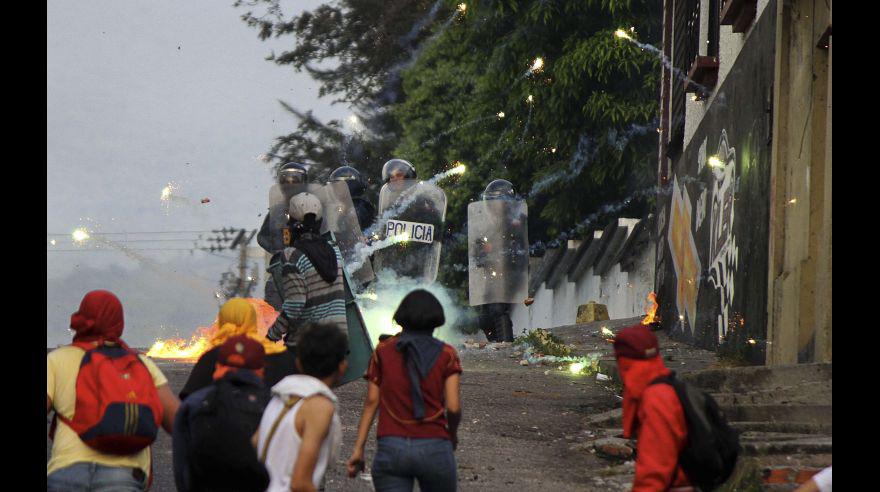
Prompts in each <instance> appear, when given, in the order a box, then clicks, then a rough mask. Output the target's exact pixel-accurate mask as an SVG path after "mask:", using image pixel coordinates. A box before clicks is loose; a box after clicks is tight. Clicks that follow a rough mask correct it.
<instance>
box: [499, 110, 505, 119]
mask: <svg viewBox="0 0 880 492" xmlns="http://www.w3.org/2000/svg"><path fill="white" fill-rule="evenodd" d="M502 118H504V111H499V112H498V119H499V120H500V119H502Z"/></svg>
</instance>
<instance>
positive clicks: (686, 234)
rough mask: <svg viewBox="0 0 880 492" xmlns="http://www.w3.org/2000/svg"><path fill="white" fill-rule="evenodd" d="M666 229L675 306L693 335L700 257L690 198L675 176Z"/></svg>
mask: <svg viewBox="0 0 880 492" xmlns="http://www.w3.org/2000/svg"><path fill="white" fill-rule="evenodd" d="M669 207H670V210H669V229H668V233H667V235H666V240H667V243H668V244H669V250H670V252H671V253H672V267H673V269H674V270H675V277H676V288H675V305H676V307H677V308H678V313H679V318H680V319H682V320H684V319H685V316H686V319H687V322H688V325H689V326H690V327H691V332H693V326H694V323H695V322H696V319H697V291H698V289H699V285H700V282H699V275H700V257H699V255H698V254H697V246H696V243H695V242H694V235H693V228H692V227H691V217H692V211H691V199H690V197H689V196H688V192H687V188H686V187H684V186H679V184H678V177H677V176H675V177H674V178H673V182H672V200H671V201H670V204H669Z"/></svg>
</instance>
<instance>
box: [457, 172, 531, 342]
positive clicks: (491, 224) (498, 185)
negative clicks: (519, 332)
mask: <svg viewBox="0 0 880 492" xmlns="http://www.w3.org/2000/svg"><path fill="white" fill-rule="evenodd" d="M481 198H482V200H481V201H478V202H473V203H471V204H470V205H468V244H469V252H468V257H469V259H468V266H469V268H468V277H469V278H468V294H469V298H470V304H471V305H472V306H474V307H475V308H476V309H477V312H478V314H479V318H478V319H479V324H480V328H481V329H482V330H483V333H485V334H486V338H487V339H488V340H489V341H490V342H510V341H513V322H512V320H511V319H510V312H511V309H512V307H513V304H514V303H516V302H519V301H520V300H522V299H523V298H524V297H525V295H527V293H528V209H527V207H526V204H525V201H524V200H522V199H519V198H518V197H517V195H516V191H515V190H514V188H513V184H511V183H510V181H507V180H504V179H496V180H494V181H492V182H491V183H489V185H488V186H486V189H485V190H484V191H483V193H482V196H481Z"/></svg>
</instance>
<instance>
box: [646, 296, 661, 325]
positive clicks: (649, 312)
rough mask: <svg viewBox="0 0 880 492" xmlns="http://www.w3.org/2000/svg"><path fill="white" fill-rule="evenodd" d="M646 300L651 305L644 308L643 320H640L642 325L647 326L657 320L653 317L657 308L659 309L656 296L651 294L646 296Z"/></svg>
mask: <svg viewBox="0 0 880 492" xmlns="http://www.w3.org/2000/svg"><path fill="white" fill-rule="evenodd" d="M648 300H649V301H651V304H650V305H648V306H646V307H645V319H643V320H642V324H643V325H649V324H651V323H653V322H654V320H656V319H657V318H656V316H654V315H655V314H656V313H657V308H658V307H660V305H659V304H657V294H655V293H653V292H651V293H650V294H648Z"/></svg>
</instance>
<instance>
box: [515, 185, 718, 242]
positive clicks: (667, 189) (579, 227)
mask: <svg viewBox="0 0 880 492" xmlns="http://www.w3.org/2000/svg"><path fill="white" fill-rule="evenodd" d="M679 181H680V182H681V183H683V184H684V183H696V184H698V185H700V187H701V188H705V186H706V185H705V183H703V182H702V181H700V180H698V179H696V178H693V177H690V176H679ZM673 186H674V184H673V183H669V184H667V185H665V186H661V185H656V186H651V187H649V188H645V189H643V190H639V191H636V192H634V193H632V194H631V195H629V196H628V197H626V198H624V199H623V200H621V201H619V202H615V203H612V204H608V205H604V206H602V207H601V208H600V209H599V210H598V211H596V212H593V213H592V214H590V215H588V216H587V217H586V218H585V219H584V220H582V221H580V222H578V223H577V224H575V225H574V227H572V228H571V229H569V230H568V231H566V232H563V233H562V234H560V235H559V236H557V237H556V238H555V239H553V240H552V241H548V242H547V243H546V247H547V248H558V247H559V246H560V245H561V244H562V243H563V242H565V241H567V240H568V239H569V238H571V237H572V236H575V235H578V234H580V233H582V232H584V231H585V230H587V229H588V228H589V227H590V226H592V225H594V224H595V223H596V222H597V221H599V220H600V219H601V218H603V217H605V216H606V215H609V214H616V213H618V212H620V211H621V210H623V209H625V208H626V207H628V206H629V205H630V204H631V203H632V202H633V201H634V200H636V199H639V198H645V197H649V196H654V195H668V194H670V193H672V190H673ZM543 247H545V244H544V242H543V241H538V242H537V243H535V244H533V245H531V250H532V252H535V251H536V250H538V249H541V248H543Z"/></svg>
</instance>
